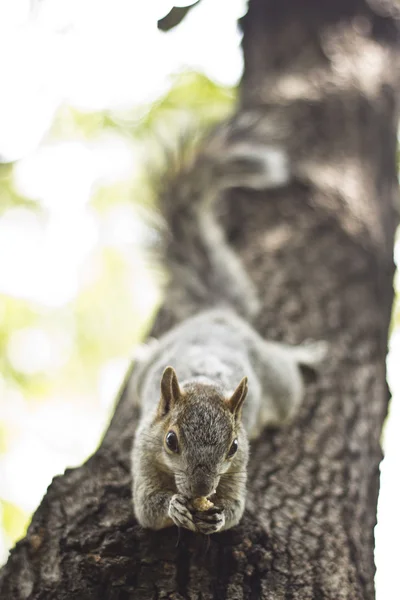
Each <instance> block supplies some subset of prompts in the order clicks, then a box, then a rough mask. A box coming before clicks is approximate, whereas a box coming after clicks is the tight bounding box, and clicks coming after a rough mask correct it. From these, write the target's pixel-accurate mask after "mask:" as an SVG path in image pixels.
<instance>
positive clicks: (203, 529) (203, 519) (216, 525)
mask: <svg viewBox="0 0 400 600" xmlns="http://www.w3.org/2000/svg"><path fill="white" fill-rule="evenodd" d="M193 521H194V524H195V527H196V531H198V532H199V533H204V534H205V535H211V534H212V533H217V531H220V530H221V529H222V528H223V527H224V525H225V513H224V510H223V509H222V508H217V507H213V508H210V509H209V510H206V511H204V512H203V511H196V512H195V513H194V514H193Z"/></svg>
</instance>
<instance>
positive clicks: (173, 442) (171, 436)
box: [165, 431, 179, 453]
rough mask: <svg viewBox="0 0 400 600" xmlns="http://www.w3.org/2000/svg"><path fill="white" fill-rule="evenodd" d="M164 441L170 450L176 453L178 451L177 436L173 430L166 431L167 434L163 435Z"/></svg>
mask: <svg viewBox="0 0 400 600" xmlns="http://www.w3.org/2000/svg"><path fill="white" fill-rule="evenodd" d="M165 443H166V445H167V448H168V449H169V450H171V452H175V453H176V452H178V451H179V445H178V438H177V436H176V433H175V432H174V431H168V433H167V435H166V436H165Z"/></svg>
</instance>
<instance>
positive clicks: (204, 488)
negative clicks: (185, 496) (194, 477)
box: [191, 481, 213, 498]
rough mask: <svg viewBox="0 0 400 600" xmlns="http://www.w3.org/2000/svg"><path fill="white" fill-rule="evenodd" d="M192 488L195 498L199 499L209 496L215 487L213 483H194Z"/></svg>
mask: <svg viewBox="0 0 400 600" xmlns="http://www.w3.org/2000/svg"><path fill="white" fill-rule="evenodd" d="M191 488H192V494H193V497H194V498H198V497H199V496H209V495H210V494H211V492H212V491H213V485H212V482H211V481H210V482H209V481H196V482H194V483H193V485H192V486H191Z"/></svg>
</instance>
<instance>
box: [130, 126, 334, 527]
mask: <svg viewBox="0 0 400 600" xmlns="http://www.w3.org/2000/svg"><path fill="white" fill-rule="evenodd" d="M230 131H231V128H230V127H229V123H228V124H225V125H222V126H220V127H219V128H217V130H216V132H215V133H214V135H213V136H212V137H211V138H209V140H208V142H207V143H206V145H205V147H204V149H203V151H202V152H200V153H199V154H198V155H196V156H195V158H194V159H193V160H192V161H191V163H190V164H189V166H185V167H183V168H182V169H181V171H180V172H179V173H178V174H174V177H173V179H172V181H171V182H169V183H168V184H166V187H165V190H164V191H163V192H162V193H161V198H160V208H161V211H162V213H163V216H164V219H165V221H166V223H167V232H166V233H167V235H166V236H165V237H164V240H165V246H164V256H165V259H166V262H167V265H168V267H169V271H170V273H171V276H172V281H173V285H170V288H169V289H167V295H168V300H169V304H172V305H175V306H176V308H177V310H178V309H180V310H181V309H182V308H183V309H185V310H187V312H189V316H187V317H186V318H184V319H183V320H182V321H181V322H180V323H179V324H178V325H176V326H175V327H174V328H173V329H171V330H170V331H168V332H167V333H166V334H164V335H163V336H162V337H161V338H160V339H159V340H156V341H153V343H152V344H150V346H149V348H148V351H147V352H145V353H144V354H143V355H142V357H141V358H140V360H139V361H138V363H137V365H136V367H135V370H134V373H133V378H132V380H131V383H130V386H132V388H131V389H132V390H133V392H132V393H133V394H134V397H135V399H136V402H137V403H138V404H139V407H140V420H139V424H138V427H137V430H136V434H135V438H134V442H133V448H132V456H131V465H132V481H133V483H132V495H133V507H134V513H135V516H136V519H137V521H138V522H139V524H140V525H142V526H143V527H145V528H150V529H154V530H159V529H162V528H165V527H170V526H172V525H177V526H178V527H184V528H186V529H189V530H191V531H194V532H199V533H202V534H207V535H209V534H213V533H216V532H219V531H223V530H227V529H229V528H231V527H234V526H235V525H237V524H238V523H239V521H240V519H241V517H242V515H243V512H244V508H245V499H246V482H247V463H248V459H249V441H250V440H251V439H254V438H256V437H258V436H259V435H260V433H261V432H262V430H263V429H264V428H265V427H266V426H280V425H283V424H285V423H287V422H289V421H290V420H291V419H292V418H293V416H294V415H295V414H296V412H297V409H298V407H299V406H300V404H301V401H302V398H303V393H304V386H303V379H302V373H301V369H300V367H301V366H307V367H310V368H313V369H316V368H317V367H318V365H319V363H320V362H321V361H322V360H323V358H324V356H325V353H326V347H325V344H324V342H313V343H308V344H303V345H299V346H289V345H286V344H282V343H278V342H272V341H266V340H264V339H263V338H262V337H261V336H260V335H259V334H258V333H257V331H256V330H255V329H254V328H253V327H252V325H251V324H250V322H249V321H250V319H251V318H252V317H254V316H255V315H256V314H257V311H258V310H259V301H258V298H257V294H256V291H255V287H254V284H253V283H252V281H251V280H250V278H249V276H248V275H247V273H246V271H245V270H244V267H243V265H242V264H241V262H240V260H239V257H238V256H237V255H236V254H235V252H234V250H233V249H232V248H231V247H230V246H229V245H228V243H227V242H226V240H225V238H224V233H223V230H222V228H221V226H220V225H219V223H218V220H217V218H216V216H215V214H214V208H215V203H216V201H218V198H220V196H221V194H223V193H224V191H225V190H227V189H230V188H233V187H239V186H240V187H248V188H252V189H265V188H272V187H278V186H281V185H285V184H286V183H287V182H288V179H289V167H288V164H287V160H286V157H285V154H284V152H283V151H282V150H281V149H280V148H274V147H262V146H254V145H252V144H251V143H247V142H245V141H243V140H241V141H240V142H235V141H234V140H232V139H230V138H231V136H230ZM177 282H178V284H177ZM182 289H185V292H186V293H189V296H190V297H191V298H192V299H193V304H196V303H197V306H202V305H203V304H204V305H205V308H204V309H202V310H201V311H200V312H199V313H198V314H194V315H192V314H190V312H191V311H192V309H191V307H189V308H188V307H185V306H183V305H184V304H185V302H186V303H187V300H186V297H184V296H179V295H178V294H179V293H180V292H179V290H182ZM188 290H189V292H188ZM176 291H177V293H176V294H175V295H174V293H175V292H176ZM171 295H172V303H171ZM171 365H173V366H171Z"/></svg>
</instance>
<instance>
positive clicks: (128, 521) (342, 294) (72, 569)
mask: <svg viewBox="0 0 400 600" xmlns="http://www.w3.org/2000/svg"><path fill="white" fill-rule="evenodd" d="M394 6H395V5H394V4H392V3H391V2H389V1H382V2H378V0H376V1H374V2H373V1H372V0H370V1H369V2H367V1H366V0H279V1H276V0H250V5H249V10H248V14H247V15H246V16H245V17H244V18H243V20H242V28H243V33H244V39H243V48H244V56H245V73H244V77H243V81H242V84H241V89H240V103H239V108H238V114H239V117H240V115H241V114H242V113H243V111H246V113H247V116H246V117H245V118H243V119H242V120H241V119H240V118H238V120H237V123H238V133H237V135H238V136H239V135H242V134H243V135H246V136H247V139H248V138H249V137H252V138H253V139H256V140H258V141H259V142H261V143H266V144H268V143H269V142H270V141H271V140H273V141H274V143H279V144H280V145H281V147H282V149H284V150H285V151H286V152H287V153H288V155H289V157H290V160H291V168H292V173H293V178H292V180H291V182H290V184H289V185H287V186H286V187H285V188H284V189H280V190H277V191H272V192H271V191H268V192H265V193H256V192H247V191H245V190H235V191H234V192H232V193H231V194H229V197H228V198H226V200H225V203H224V204H223V205H221V206H222V208H223V209H225V210H222V209H221V218H222V219H223V222H224V224H225V226H226V230H227V232H228V236H229V239H230V241H231V242H232V244H233V245H234V246H235V247H236V248H237V250H238V251H239V252H240V255H241V257H242V258H243V261H244V263H245V265H246V268H247V270H248V271H249V273H250V274H251V275H252V277H253V278H254V280H255V281H256V283H257V285H258V287H259V291H260V295H261V298H262V300H263V303H264V307H263V310H262V312H261V317H260V318H259V320H258V322H257V327H258V328H259V331H260V332H261V333H262V334H263V335H265V336H266V337H269V338H272V339H284V340H286V341H288V342H299V341H302V340H304V339H306V338H314V339H326V340H327V341H328V342H329V348H330V350H329V360H328V361H327V364H326V366H325V368H324V370H323V372H322V374H321V375H320V376H319V377H317V378H316V379H314V380H312V381H309V382H308V386H307V394H306V400H305V403H304V405H303V407H302V409H301V412H300V415H299V418H298V419H297V420H296V423H295V424H293V425H292V426H290V427H289V428H287V429H285V430H282V431H266V432H265V433H264V435H263V436H262V439H260V440H259V441H258V442H257V443H255V444H254V445H253V448H252V455H251V459H250V467H249V491H248V502H247V510H246V513H245V516H244V518H243V520H242V522H241V524H240V525H239V526H238V527H237V528H235V529H233V530H231V531H228V532H225V533H222V534H217V535H214V536H212V537H211V538H210V539H208V538H203V537H200V536H195V535H194V534H192V533H190V532H187V531H182V532H181V534H180V539H179V543H177V542H178V530H177V529H176V528H170V529H167V530H164V531H161V532H157V533H155V532H149V531H145V530H142V529H141V528H140V527H139V526H138V525H137V524H136V522H135V521H134V518H133V515H132V505H131V491H130V473H129V470H130V468H129V451H130V446H131V442H132V435H133V432H134V428H135V425H136V415H134V411H133V408H132V405H131V402H130V400H129V397H128V395H127V394H126V393H122V396H121V399H120V401H119V404H118V406H117V409H116V413H115V415H114V418H113V421H112V423H111V426H110V428H109V430H108V432H107V433H106V436H105V438H104V440H103V443H102V445H101V447H100V448H99V450H98V451H97V452H96V454H95V455H94V456H93V457H92V458H91V459H90V460H89V461H88V462H87V463H86V464H84V465H83V466H82V467H80V468H78V469H74V470H68V471H67V472H66V473H65V475H63V476H62V477H56V478H55V479H54V481H53V482H52V484H51V486H50V487H49V489H48V492H47V494H46V496H45V498H44V499H43V501H42V503H41V505H40V507H39V508H38V510H37V512H36V513H35V515H34V517H33V520H32V524H31V526H30V528H29V531H28V534H27V536H26V538H25V539H23V540H22V541H21V542H19V543H18V544H17V546H16V548H15V549H14V550H13V551H12V553H11V556H10V558H9V561H8V563H7V565H6V566H5V567H4V568H3V571H2V575H1V579H0V597H1V598H2V599H3V600H18V599H20V598H21V599H22V598H35V599H39V598H40V599H42V598H46V599H47V598H57V599H63V598H65V599H68V600H71V599H72V598H77V599H78V598H79V600H86V599H92V598H106V599H107V600H113V599H121V600H122V599H125V598H140V599H141V600H146V599H153V598H157V599H161V598H164V599H166V598H170V599H171V600H172V599H174V600H179V599H186V598H190V599H191V600H195V599H200V598H201V599H202V600H211V599H218V600H223V599H225V598H229V599H230V600H239V599H257V598H263V599H271V600H272V599H273V600H280V599H282V600H283V599H284V600H291V599H296V600H305V599H311V598H312V599H315V600H316V599H322V598H324V599H332V600H339V599H348V600H350V599H351V600H356V599H359V600H370V599H372V598H374V571H375V567H374V557H373V549H374V536H373V529H374V525H375V522H376V503H377V495H378V485H379V462H380V460H381V449H380V443H379V440H380V434H381V427H382V422H383V419H384V418H385V415H386V411H387V402H388V391H387V386H386V383H385V355H386V348H387V334H388V326H389V321H390V311H391V305H392V300H393V289H392V278H393V260H392V251H393V239H394V232H395V226H396V223H397V213H396V211H395V204H396V202H397V196H398V183H397V169H396V126H397V108H398V107H397V94H398V87H399V85H398V80H397V73H398V63H397V36H398V29H397V23H396V16H395V11H394ZM249 111H250V116H249V114H248V113H249ZM173 314H174V313H173V310H172V307H169V306H168V299H166V303H165V304H164V306H163V308H162V310H161V311H160V314H159V317H158V319H157V322H156V324H155V329H154V333H155V334H156V335H158V334H160V333H161V332H162V331H164V330H165V329H166V328H167V327H168V326H170V325H171V323H172V321H173V318H172V317H171V315H173Z"/></svg>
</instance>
